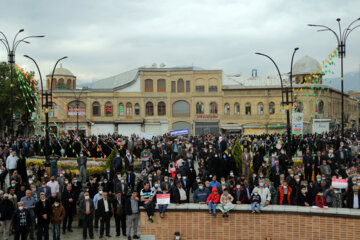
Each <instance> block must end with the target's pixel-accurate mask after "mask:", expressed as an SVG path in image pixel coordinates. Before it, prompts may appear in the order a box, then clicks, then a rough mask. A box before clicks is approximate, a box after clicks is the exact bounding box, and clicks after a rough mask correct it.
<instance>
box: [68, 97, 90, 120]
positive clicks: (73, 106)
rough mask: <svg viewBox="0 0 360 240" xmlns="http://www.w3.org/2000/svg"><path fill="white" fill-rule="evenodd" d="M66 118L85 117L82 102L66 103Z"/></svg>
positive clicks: (84, 107) (84, 106)
mask: <svg viewBox="0 0 360 240" xmlns="http://www.w3.org/2000/svg"><path fill="white" fill-rule="evenodd" d="M67 106H68V116H69V117H76V116H79V117H80V116H81V117H85V116H86V105H85V103H84V102H82V101H77V100H76V101H72V102H69V103H68V105H67Z"/></svg>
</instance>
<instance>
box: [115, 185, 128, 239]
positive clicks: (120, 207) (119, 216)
mask: <svg viewBox="0 0 360 240" xmlns="http://www.w3.org/2000/svg"><path fill="white" fill-rule="evenodd" d="M113 209H114V217H115V227H116V236H117V237H119V236H120V223H121V230H122V234H123V236H126V215H125V195H122V194H121V192H117V193H116V197H115V198H114V199H113Z"/></svg>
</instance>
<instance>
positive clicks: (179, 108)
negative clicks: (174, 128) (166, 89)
mask: <svg viewBox="0 0 360 240" xmlns="http://www.w3.org/2000/svg"><path fill="white" fill-rule="evenodd" d="M172 114H173V116H174V117H188V116H190V104H189V103H188V102H187V101H184V100H179V101H176V102H174V103H173V106H172Z"/></svg>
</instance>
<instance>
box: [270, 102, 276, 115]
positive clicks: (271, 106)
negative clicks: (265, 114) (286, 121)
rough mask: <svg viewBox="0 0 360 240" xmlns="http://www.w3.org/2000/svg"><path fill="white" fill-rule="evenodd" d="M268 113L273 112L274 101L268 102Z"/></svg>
mask: <svg viewBox="0 0 360 240" xmlns="http://www.w3.org/2000/svg"><path fill="white" fill-rule="evenodd" d="M269 114H271V115H272V114H275V103H274V102H270V103H269Z"/></svg>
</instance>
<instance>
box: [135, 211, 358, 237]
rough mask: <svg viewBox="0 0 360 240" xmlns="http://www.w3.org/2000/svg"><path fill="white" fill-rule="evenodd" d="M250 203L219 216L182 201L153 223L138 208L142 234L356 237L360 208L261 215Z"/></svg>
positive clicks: (165, 235)
mask: <svg viewBox="0 0 360 240" xmlns="http://www.w3.org/2000/svg"><path fill="white" fill-rule="evenodd" d="M249 210H250V205H239V206H236V208H235V209H234V210H233V211H232V212H230V216H229V218H222V214H221V212H220V211H218V215H217V217H216V218H213V217H212V216H211V215H209V213H208V211H207V207H206V206H204V205H198V204H184V205H179V206H175V205H173V204H171V205H170V206H169V207H168V211H167V212H166V216H165V218H164V219H161V218H160V217H159V213H158V212H156V213H155V217H154V223H150V222H148V221H147V215H146V212H145V211H141V234H142V235H155V236H156V237H155V239H156V240H168V239H172V237H173V234H174V232H175V231H179V232H180V233H181V237H182V239H185V240H190V239H194V240H195V239H197V240H198V239H199V240H200V239H206V240H212V239H214V240H215V239H216V240H218V239H264V238H265V237H266V236H271V239H276V240H278V239H284V240H285V239H286V240H290V239H328V240H330V239H349V240H350V239H359V236H360V228H359V224H360V210H350V209H336V208H330V209H328V210H316V209H311V208H308V207H297V206H287V207H284V206H268V207H266V208H264V211H263V213H261V214H251V213H250V211H249Z"/></svg>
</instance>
